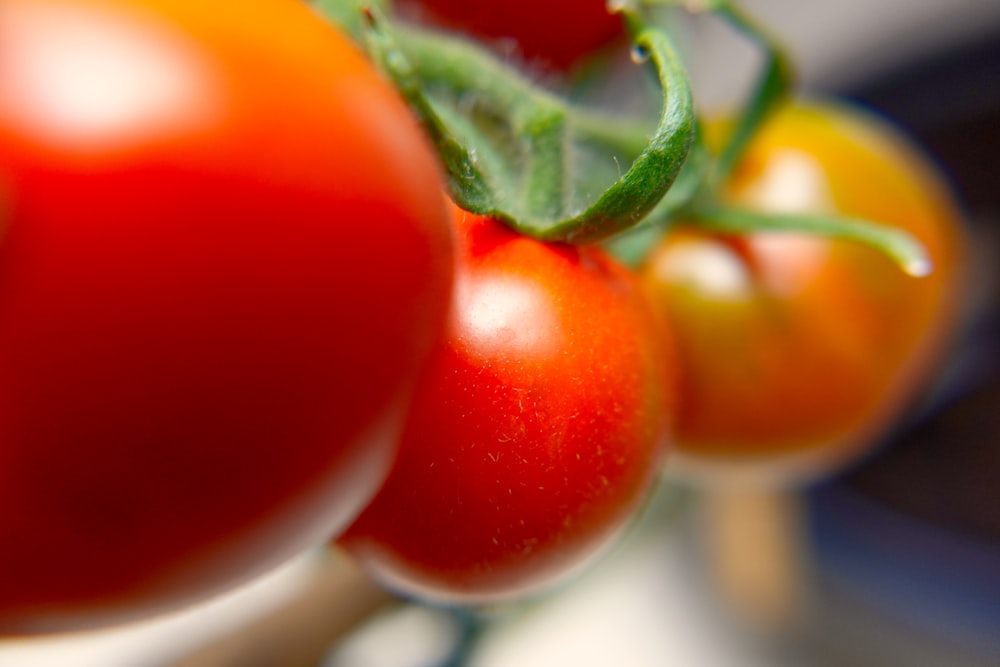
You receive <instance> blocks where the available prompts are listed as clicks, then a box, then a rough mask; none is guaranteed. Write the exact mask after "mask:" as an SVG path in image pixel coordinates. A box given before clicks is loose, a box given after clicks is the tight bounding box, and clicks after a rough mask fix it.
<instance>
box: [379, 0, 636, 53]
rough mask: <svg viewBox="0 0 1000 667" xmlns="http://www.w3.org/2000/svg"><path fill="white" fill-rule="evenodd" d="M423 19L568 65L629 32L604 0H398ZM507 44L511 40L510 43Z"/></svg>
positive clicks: (493, 44) (403, 6)
mask: <svg viewBox="0 0 1000 667" xmlns="http://www.w3.org/2000/svg"><path fill="white" fill-rule="evenodd" d="M396 4H397V5H398V6H399V8H400V11H401V12H402V13H404V14H409V15H415V16H416V18H417V19H418V20H420V21H422V22H425V23H430V24H433V25H439V26H442V27H446V28H449V29H453V30H459V31H463V32H465V33H467V34H469V35H471V36H474V37H477V38H479V39H482V40H485V41H487V42H488V43H490V44H491V45H492V46H494V47H499V48H501V49H502V50H505V51H508V52H510V51H513V52H515V53H517V54H518V55H520V56H521V57H523V58H525V59H526V60H529V61H532V60H538V61H543V62H546V63H548V64H550V65H554V66H556V67H559V68H568V67H570V66H571V65H573V64H575V63H577V62H579V61H580V60H581V59H582V58H584V57H586V56H588V55H593V54H594V52H595V51H597V50H599V49H601V48H602V47H605V46H607V45H608V44H611V43H612V42H614V41H615V40H617V39H621V38H622V37H623V36H624V34H625V33H624V30H623V28H622V20H621V18H620V17H618V16H616V15H614V14H611V13H610V12H608V9H607V6H606V3H605V2H603V0H543V1H542V2H535V3H530V2H521V1H519V0H396ZM504 45H507V47H506V48H504Z"/></svg>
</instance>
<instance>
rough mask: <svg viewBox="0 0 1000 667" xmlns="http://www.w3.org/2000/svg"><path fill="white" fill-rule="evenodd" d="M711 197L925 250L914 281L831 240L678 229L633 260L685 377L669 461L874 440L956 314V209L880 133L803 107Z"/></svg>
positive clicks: (823, 109) (838, 111) (914, 161)
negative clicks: (865, 223)
mask: <svg viewBox="0 0 1000 667" xmlns="http://www.w3.org/2000/svg"><path fill="white" fill-rule="evenodd" d="M722 197H723V199H724V201H725V203H726V204H729V205H733V206H740V207H744V208H748V209H753V210H757V211H763V212H774V213H800V214H802V213H814V214H819V213H823V214H840V215H845V216H853V217H860V218H865V219H868V220H871V221H877V222H880V223H883V224H887V225H891V226H895V227H897V228H901V229H904V230H907V231H909V232H910V233H912V234H913V235H914V236H915V237H916V238H917V239H919V240H920V241H921V242H922V243H923V244H924V245H925V247H926V249H927V251H928V253H929V255H930V258H931V260H932V261H933V264H934V270H933V272H932V273H931V274H930V275H929V276H926V277H923V278H914V277H911V276H909V275H907V274H906V273H904V272H903V271H902V270H901V269H900V268H899V267H898V266H897V265H896V264H894V263H893V262H892V261H891V260H889V259H888V258H886V257H885V256H883V255H881V254H880V253H879V252H877V251H876V250H873V249H871V248H869V247H865V246H862V245H860V244H858V243H855V242H851V241H847V240H831V239H829V238H821V237H816V236H807V235H804V234H793V233H774V232H771V233H760V232H758V233H753V234H749V235H746V236H721V235H712V234H709V233H707V232H705V231H698V230H697V229H694V228H691V227H687V228H680V229H678V231H676V232H674V233H671V234H669V235H668V237H667V238H666V239H665V240H664V241H663V242H662V243H661V244H660V246H659V247H658V248H657V249H656V250H655V251H654V253H653V254H652V256H651V257H650V260H649V262H648V264H647V265H646V266H645V267H644V269H643V271H644V275H645V277H646V279H647V281H648V282H649V283H651V284H652V285H653V286H654V288H655V289H656V290H657V291H658V293H659V295H660V297H661V300H662V302H663V303H664V304H665V305H666V307H667V310H668V311H669V314H670V317H671V318H672V320H673V326H674V328H675V332H676V338H677V344H678V346H679V349H680V364H681V369H682V373H683V377H684V382H685V383H686V384H685V386H684V390H683V391H682V392H681V397H682V405H681V406H680V408H681V410H680V414H679V415H678V421H677V431H678V433H677V451H678V456H677V459H676V461H677V463H678V466H680V467H681V469H683V468H685V467H687V468H688V469H690V470H695V471H699V470H708V471H718V470H727V471H730V472H734V471H739V472H743V473H756V472H760V471H762V470H763V471H767V472H769V473H770V472H774V471H779V472H781V473H782V474H790V473H791V471H794V472H795V473H796V474H801V473H806V474H815V473H816V472H817V471H824V470H828V469H829V468H830V467H831V466H833V465H835V464H836V463H840V462H843V461H846V460H849V459H850V458H851V457H852V456H854V455H856V454H857V453H858V452H859V451H862V450H863V449H864V447H865V446H866V445H867V444H870V443H871V442H872V441H873V440H874V439H876V438H877V436H878V435H879V434H880V433H881V432H882V431H883V430H884V429H885V428H886V427H888V426H889V425H890V424H892V423H893V421H894V420H895V419H897V418H898V417H899V416H900V413H901V411H902V410H903V409H904V408H905V406H906V405H907V404H908V402H909V401H910V400H912V399H913V398H914V396H915V394H916V393H917V391H918V390H919V389H920V388H921V386H922V383H925V382H926V381H927V379H928V374H929V371H930V370H931V368H932V366H933V362H934V360H935V359H936V358H938V356H939V353H940V351H941V350H942V347H943V345H944V343H945V341H946V339H947V333H948V331H949V329H950V328H951V327H950V325H951V324H952V323H953V322H954V320H955V315H956V312H955V311H956V302H957V300H958V292H957V287H958V282H959V275H958V267H959V261H958V260H959V256H960V253H961V244H962V240H961V235H960V225H959V219H958V214H957V209H956V206H955V204H954V203H953V201H952V199H951V198H950V195H949V193H948V192H947V191H946V189H945V188H944V187H943V185H942V181H941V179H940V177H939V176H938V174H937V173H936V172H935V171H934V170H933V168H932V167H931V165H930V163H929V161H928V159H927V158H926V157H925V156H923V155H921V154H920V153H919V151H918V150H917V149H916V148H915V147H914V146H912V145H911V144H910V143H909V142H908V141H907V140H906V139H904V138H903V137H902V136H901V135H900V134H899V133H898V132H897V131H896V130H895V129H893V128H892V127H890V126H888V125H886V124H884V123H883V122H881V121H879V120H877V119H876V118H874V117H872V116H870V115H867V114H865V113H863V112H861V111H859V110H857V109H854V108H851V107H847V106H843V105H833V104H831V103H817V102H812V103H795V104H790V105H787V106H786V107H784V108H782V109H781V110H779V111H778V112H777V113H776V114H775V115H774V116H773V117H772V119H771V120H770V121H769V122H768V123H767V124H766V125H765V127H763V128H762V130H761V132H760V133H759V135H758V136H756V137H755V138H754V140H753V141H752V142H751V145H750V146H749V147H748V149H747V151H746V153H745V155H744V157H743V158H742V159H741V161H740V163H739V164H738V165H737V167H736V169H735V171H734V172H733V174H732V176H731V178H730V180H729V182H728V183H727V186H726V189H725V191H724V192H723V194H722ZM760 464H764V465H760ZM776 464H778V465H776ZM726 479H732V476H728V477H726Z"/></svg>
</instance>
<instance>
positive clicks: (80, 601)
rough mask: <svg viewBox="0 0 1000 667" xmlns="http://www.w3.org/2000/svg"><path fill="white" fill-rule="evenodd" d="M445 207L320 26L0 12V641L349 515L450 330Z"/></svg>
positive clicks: (139, 5)
mask: <svg viewBox="0 0 1000 667" xmlns="http://www.w3.org/2000/svg"><path fill="white" fill-rule="evenodd" d="M442 187H443V184H442V179H441V178H440V177H439V174H438V167H437V164H436V162H435V161H434V158H433V157H432V154H431V152H430V150H429V147H428V146H427V145H425V143H424V140H423V137H422V135H421V134H420V132H419V130H418V129H417V127H416V125H415V123H414V122H413V120H412V119H411V117H410V115H409V113H408V112H407V110H406V108H405V106H404V105H403V104H402V103H401V102H400V101H399V100H398V99H397V98H396V96H395V93H394V91H392V89H391V88H390V87H389V86H387V85H386V84H385V83H384V82H383V81H382V79H381V78H380V77H379V76H378V75H377V74H376V73H375V71H374V70H373V69H372V68H371V67H370V66H369V65H368V63H367V61H366V60H365V59H364V57H363V56H362V55H361V54H360V53H359V52H357V51H355V49H354V48H353V47H352V46H351V45H350V43H349V42H348V40H347V39H346V38H344V37H342V36H341V35H340V34H339V33H337V32H334V31H333V30H332V29H331V28H330V27H329V26H328V25H327V24H325V23H324V22H323V21H321V20H320V19H319V18H318V17H316V16H315V15H314V14H313V13H312V12H311V11H310V10H309V9H308V8H307V7H306V6H305V5H303V4H302V3H299V2H289V1H286V0H258V1H256V2H254V3H253V7H252V9H251V8H245V7H242V6H241V5H240V3H212V2H208V3H206V2H202V1H201V0H144V1H143V2H135V1H128V0H86V1H81V0H4V1H3V2H2V3H0V193H2V196H0V224H2V226H3V231H4V233H3V236H2V239H0V545H3V546H2V548H0V635H2V634H7V633H29V632H40V631H52V630H62V629H68V628H76V627H84V626H92V625H100V624H106V623H113V622H118V621H122V620H127V619H130V618H134V617H137V616H143V615H147V614H151V613H155V612H158V611H160V610H164V609H169V608H174V607H177V606H180V605H183V604H187V603H189V602H191V601H194V600H197V599H201V598H204V597H207V596H209V595H212V594H214V593H216V592H218V591H220V590H223V589H225V588H228V587H231V586H233V585H235V584H237V583H240V582H243V581H245V580H247V579H248V578H250V577H252V576H255V575H257V574H259V573H261V572H263V571H265V570H266V569H268V568H270V567H272V566H274V565H276V564H278V563H279V562H281V561H282V560H284V559H287V558H289V557H291V556H292V555H294V554H296V553H298V552H299V551H300V550H302V549H304V548H306V547H308V546H310V545H313V544H318V543H323V542H325V541H326V540H328V539H329V538H330V536H331V535H333V534H336V533H337V532H339V530H341V529H342V528H343V527H344V526H345V525H346V524H347V523H348V522H350V521H351V520H353V518H354V516H355V515H356V514H357V513H358V512H359V511H360V509H361V508H362V507H363V506H364V505H365V504H366V503H367V502H368V501H369V500H370V498H371V497H372V496H373V495H374V493H375V492H376V491H377V489H378V487H379V485H380V484H381V482H382V481H383V479H384V477H385V475H386V474H387V472H388V469H389V466H390V464H391V460H392V457H393V455H394V450H395V443H396V442H397V438H398V430H399V429H400V428H401V426H402V422H401V420H402V417H403V406H404V405H405V403H406V401H407V400H408V396H409V393H410V391H411V388H412V384H413V382H414V379H415V376H416V373H417V370H418V367H419V365H420V364H421V363H422V361H423V360H424V359H425V358H426V354H427V353H428V351H429V349H430V346H431V343H432V341H433V340H434V339H435V338H436V337H437V335H438V333H439V330H440V327H441V325H442V324H443V321H444V316H445V312H446V310H447V303H448V299H449V294H450V289H451V273H452V264H453V262H452V246H451V244H452V240H451V228H450V220H449V217H448V213H447V209H446V207H445V205H444V203H443V202H442V197H441V194H440V193H441V188H442Z"/></svg>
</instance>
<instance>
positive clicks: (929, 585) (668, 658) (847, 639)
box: [0, 0, 1000, 667]
mask: <svg viewBox="0 0 1000 667" xmlns="http://www.w3.org/2000/svg"><path fill="white" fill-rule="evenodd" d="M743 5H744V6H745V7H746V9H747V10H748V11H749V12H752V13H753V14H754V15H755V16H756V17H757V18H758V19H759V20H760V22H761V23H762V24H763V25H766V26H769V27H770V28H771V30H772V32H773V33H774V34H775V35H776V36H777V37H778V38H779V40H781V41H783V43H784V44H785V45H787V47H788V48H789V50H790V51H791V53H792V55H793V60H794V62H795V63H796V65H797V70H798V74H799V76H800V80H801V82H802V84H803V85H804V87H805V88H806V90H808V91H813V92H820V93H836V94H839V95H845V96H848V97H851V98H853V99H855V100H857V101H859V102H860V103H862V104H864V105H866V106H869V107H871V108H872V109H874V110H876V111H877V112H879V113H881V114H883V115H885V116H887V117H889V118H891V119H893V120H894V122H896V123H897V124H898V125H899V126H900V127H901V128H902V129H903V130H904V131H905V132H907V133H909V134H910V135H912V136H914V137H915V138H917V139H918V140H919V141H920V142H921V143H922V144H923V145H924V146H925V147H927V149H928V150H929V151H930V152H931V154H932V155H933V156H935V157H936V159H937V160H938V161H939V164H940V166H941V168H942V170H943V171H944V173H945V175H946V177H947V178H948V179H949V180H950V181H951V184H952V186H953V187H954V189H955V190H956V192H957V193H958V194H959V197H960V201H961V203H962V205H963V206H964V210H965V213H966V218H967V221H968V224H969V228H970V232H971V234H972V238H973V239H974V243H973V244H972V245H973V247H974V248H975V251H976V256H975V257H974V258H973V263H972V266H971V267H969V268H970V270H971V271H972V275H973V280H972V281H971V287H972V292H971V294H970V297H969V303H968V307H967V318H966V322H965V325H964V327H963V328H962V330H961V331H960V333H959V336H958V340H957V341H956V344H955V346H954V349H953V354H952V356H951V358H950V359H949V360H948V363H947V364H946V366H945V368H944V369H942V372H941V374H940V376H939V377H938V378H937V382H936V383H935V385H934V386H932V387H930V388H928V391H927V393H926V395H925V396H923V397H922V399H921V401H920V402H919V404H918V406H917V407H916V408H915V409H914V411H913V412H912V413H911V414H910V415H909V417H908V419H907V420H906V421H905V422H904V423H903V424H901V425H900V426H899V428H898V429H896V430H895V431H893V432H892V433H891V434H890V435H889V436H888V437H887V438H886V439H885V441H884V442H881V443H879V446H878V447H877V448H876V449H875V450H874V453H873V454H871V455H870V456H868V457H867V458H865V459H864V460H862V461H860V462H857V463H856V464H854V465H853V466H852V467H850V468H849V469H847V470H844V471H841V472H839V473H838V474H836V475H835V476H832V477H828V478H826V479H823V480H821V481H819V482H817V483H815V484H813V485H811V486H809V487H807V488H804V489H800V490H797V491H794V492H791V491H789V492H781V493H773V492H768V493H764V492H761V493H752V492H747V491H743V492H733V493H732V494H727V493H724V492H721V491H716V492H713V493H712V494H706V493H702V492H699V491H698V490H697V489H693V488H686V487H685V486H684V485H683V484H682V483H680V482H676V481H670V482H668V483H667V484H665V485H664V489H663V490H662V491H661V493H660V494H659V495H658V497H657V498H655V499H654V501H653V502H652V504H651V507H650V511H649V512H648V514H647V516H646V517H645V518H644V519H643V522H642V525H640V526H638V527H636V529H635V530H633V531H632V533H631V534H630V536H629V538H628V539H627V540H626V541H625V543H624V544H623V545H622V546H621V547H619V548H618V549H617V550H616V551H615V552H614V553H613V554H612V555H611V556H609V557H608V558H607V559H605V560H604V561H603V562H602V563H600V564H599V566H598V567H597V568H595V569H593V570H591V571H590V572H588V573H586V574H585V575H583V576H582V578H580V579H579V580H577V581H575V582H573V583H572V585H569V586H567V587H565V588H564V589H563V590H561V591H558V592H557V593H556V594H554V595H552V596H549V597H546V598H545V599H543V600H540V601H536V602H534V603H532V604H530V605H528V606H526V607H523V608H519V609H517V610H506V611H505V610H498V611H497V612H496V613H495V614H494V615H493V618H492V619H491V622H490V623H489V624H488V625H487V626H485V627H480V626H478V625H476V624H473V623H470V622H469V619H467V618H463V617H460V616H455V615H453V614H450V613H447V612H445V611H440V610H429V609H424V608H419V607H414V606H408V605H400V604H397V603H393V602H391V601H389V600H388V599H387V598H385V597H384V596H382V595H381V594H379V593H378V592H376V591H374V590H373V589H372V588H371V587H370V586H369V585H367V584H365V583H364V582H363V581H362V582H360V583H359V581H358V579H357V578H356V577H355V576H354V574H353V572H352V571H351V570H350V568H349V566H348V565H345V564H344V563H342V562H339V561H336V560H335V559H331V558H329V557H327V556H321V555H318V554H307V555H305V556H303V558H302V559H301V560H299V561H296V562H293V563H290V564H289V565H288V566H287V567H286V568H284V569H282V570H280V571H278V572H275V573H273V574H272V575H271V576H269V577H267V578H265V579H263V580H261V581H259V582H256V583H255V584H253V585H252V586H250V587H248V588H247V589H245V590H241V591H237V592H235V593H233V594H232V595H229V596H226V597H224V598H220V599H218V600H215V601H213V602H212V603H210V604H208V605H205V606H203V607H199V608H196V609H191V610H188V611H185V612H183V613H180V614H176V615H173V616H170V617H167V618H164V619H158V620H156V621H154V622H150V623H144V624H139V625H134V626H129V627H127V628H121V629H115V630H110V631H104V632H99V633H93V634H87V635H72V636H64V637H57V638H50V639H32V640H23V641H9V640H8V641H0V666H2V667H91V666H93V667H147V666H148V667H166V666H168V665H173V666H175V667H176V666H180V665H188V666H189V667H191V666H195V665H203V666H207V665H220V666H221V665H232V666H233V667H251V666H252V665H276V666H279V665H280V666H284V665H294V664H308V660H313V664H316V663H315V660H317V659H320V658H318V657H317V656H324V657H322V658H321V659H322V660H323V661H325V664H326V665H327V667H431V666H432V665H437V664H441V661H442V660H443V659H444V658H445V657H446V656H447V655H448V653H449V651H450V650H451V649H452V648H453V647H454V646H455V644H456V642H458V641H459V640H460V639H461V638H462V637H463V636H472V635H474V636H476V637H477V639H478V641H477V642H475V643H474V644H472V645H471V649H470V650H471V655H470V656H469V663H468V664H470V665H472V666H473V667H509V666H514V665H516V666H518V667H532V666H534V665H538V666H542V665H544V666H560V665H572V666H575V667H598V666H603V665H611V664H614V665H628V666H630V667H646V666H650V667H652V666H654V665H698V666H699V667H755V666H756V665H761V666H764V665H769V666H777V667H780V666H782V665H794V666H803V665H806V666H808V665H817V666H820V667H825V666H828V665H829V666H831V667H839V666H844V667H854V666H857V667H868V666H872V667H875V666H880V665H906V666H907V667H924V666H927V667H937V666H942V665H947V666H949V667H986V666H994V667H995V666H996V665H1000V490H998V489H1000V342H998V341H1000V331H998V328H1000V290H998V288H997V284H998V283H997V280H996V278H997V274H996V271H997V266H998V263H997V257H1000V157H998V156H1000V2H997V0H880V1H879V2H869V1H867V0H839V1H838V2H818V1H807V2H802V1H797V0H745V1H744V2H743ZM689 23H690V25H687V26H685V29H684V31H683V35H682V42H683V43H684V46H685V47H686V48H687V49H688V50H689V52H690V54H691V57H690V62H691V64H692V68H693V69H692V75H693V80H694V86H695V90H696V94H697V96H698V99H699V103H700V104H701V105H702V106H703V107H704V108H706V109H715V108H725V107H726V106H728V105H731V104H734V103H736V102H738V100H739V99H740V95H741V94H743V92H745V90H746V87H747V84H748V82H749V81H750V80H751V78H752V76H753V73H754V67H755V65H756V64H757V62H758V60H757V54H756V52H755V51H754V50H753V49H752V48H751V47H750V46H749V45H747V44H746V43H745V42H744V41H742V40H741V39H740V38H738V37H737V36H735V35H734V34H733V33H732V32H730V31H729V30H727V29H726V28H724V27H722V26H720V25H719V24H718V23H717V22H714V21H712V20H711V19H692V20H691V21H690V22H689ZM319 582H325V583H323V584H320V583H319ZM331 600H333V601H334V602H336V601H337V600H339V601H341V602H342V603H343V602H345V601H347V603H348V604H346V606H347V607H348V608H349V611H348V612H346V613H345V612H336V611H335V610H333V608H332V607H331V604H330V603H331ZM336 606H337V605H336V604H334V605H333V607H336ZM340 606H342V607H343V606H345V605H344V604H341V605H340ZM362 617H364V618H368V621H367V622H365V623H364V624H361V625H360V626H359V627H358V628H357V629H354V630H352V631H351V632H348V629H349V628H353V627H354V626H355V624H356V623H357V621H358V619H359V618H362ZM276 619H277V620H276ZM247 628H251V629H250V630H249V631H248V630H247ZM233 633H236V634H235V635H233ZM338 633H341V634H344V635H345V636H344V637H341V638H339V641H337V642H336V646H335V647H334V646H332V643H333V642H334V639H335V635H337V634H338ZM286 641H291V642H292V643H297V644H298V645H299V646H300V647H303V653H302V656H305V657H302V656H299V657H296V658H295V659H294V660H293V657H292V653H291V652H289V649H288V647H287V646H285V645H284V642H286ZM298 659H301V660H303V661H306V662H299V663H296V662H295V660H298Z"/></svg>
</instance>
